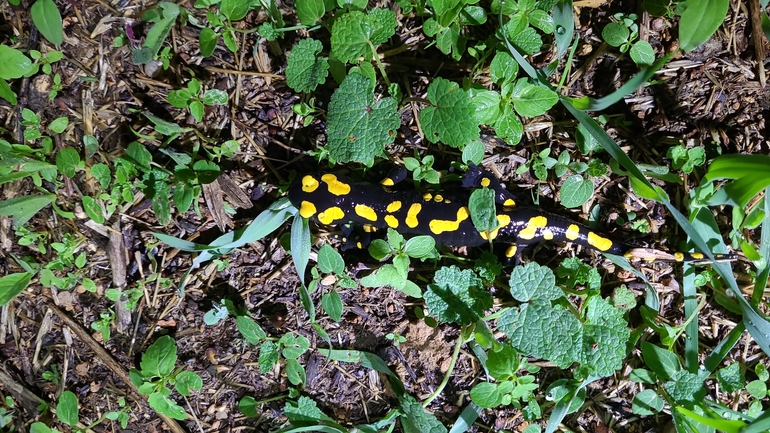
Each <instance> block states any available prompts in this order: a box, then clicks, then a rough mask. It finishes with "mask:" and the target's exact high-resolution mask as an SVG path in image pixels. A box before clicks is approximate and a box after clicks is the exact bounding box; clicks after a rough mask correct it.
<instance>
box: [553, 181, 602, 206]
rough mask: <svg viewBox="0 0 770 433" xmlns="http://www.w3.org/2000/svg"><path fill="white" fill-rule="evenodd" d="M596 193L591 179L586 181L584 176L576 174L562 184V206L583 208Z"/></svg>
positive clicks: (560, 191) (560, 193) (560, 195)
mask: <svg viewBox="0 0 770 433" xmlns="http://www.w3.org/2000/svg"><path fill="white" fill-rule="evenodd" d="M593 193H594V183H593V182H592V181H591V180H590V179H584V178H583V176H581V175H579V174H576V175H574V176H570V177H568V178H567V179H566V180H565V181H564V183H562V184H561V188H560V190H559V197H560V198H561V204H562V205H564V207H566V208H573V207H579V206H582V205H583V204H584V203H586V202H587V201H588V200H589V199H590V198H591V196H592V195H593Z"/></svg>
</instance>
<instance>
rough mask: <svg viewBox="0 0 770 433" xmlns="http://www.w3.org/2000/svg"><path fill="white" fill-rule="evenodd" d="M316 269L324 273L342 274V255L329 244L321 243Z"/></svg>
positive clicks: (343, 270)
mask: <svg viewBox="0 0 770 433" xmlns="http://www.w3.org/2000/svg"><path fill="white" fill-rule="evenodd" d="M318 269H320V270H321V272H323V273H324V274H331V273H336V274H344V273H345V261H344V260H342V256H341V255H340V253H338V252H337V251H336V250H335V249H334V248H332V247H331V245H329V244H323V245H322V246H321V249H320V250H318Z"/></svg>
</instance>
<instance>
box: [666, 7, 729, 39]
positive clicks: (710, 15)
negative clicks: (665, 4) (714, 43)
mask: <svg viewBox="0 0 770 433" xmlns="http://www.w3.org/2000/svg"><path fill="white" fill-rule="evenodd" d="M729 5H730V1H729V0H687V1H686V2H685V3H684V5H683V6H684V7H685V9H684V12H682V14H681V18H680V19H679V46H680V47H681V48H682V49H683V50H684V51H692V50H694V49H695V48H698V46H699V45H701V44H702V43H704V42H706V41H707V40H708V39H709V38H710V37H711V35H713V34H714V32H716V31H717V29H718V28H719V26H720V25H722V23H723V22H724V20H725V17H726V16H727V9H728V6H729ZM681 6H682V5H680V7H681Z"/></svg>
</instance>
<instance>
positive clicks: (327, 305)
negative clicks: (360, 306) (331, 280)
mask: <svg viewBox="0 0 770 433" xmlns="http://www.w3.org/2000/svg"><path fill="white" fill-rule="evenodd" d="M321 305H322V306H323V308H324V311H326V314H328V315H329V317H330V318H331V319H332V320H334V321H335V322H339V321H340V319H341V318H342V308H343V305H342V298H340V294H339V293H337V292H336V291H335V290H332V291H331V292H329V293H326V294H324V295H323V296H322V297H321Z"/></svg>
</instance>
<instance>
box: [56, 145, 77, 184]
mask: <svg viewBox="0 0 770 433" xmlns="http://www.w3.org/2000/svg"><path fill="white" fill-rule="evenodd" d="M79 164H80V155H79V154H78V151H77V150H75V149H73V148H71V147H65V148H64V149H62V150H60V151H59V152H58V153H57V154H56V168H58V169H59V172H61V174H63V175H65V176H67V177H69V178H72V177H74V176H75V171H76V170H77V168H78V165H79Z"/></svg>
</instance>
